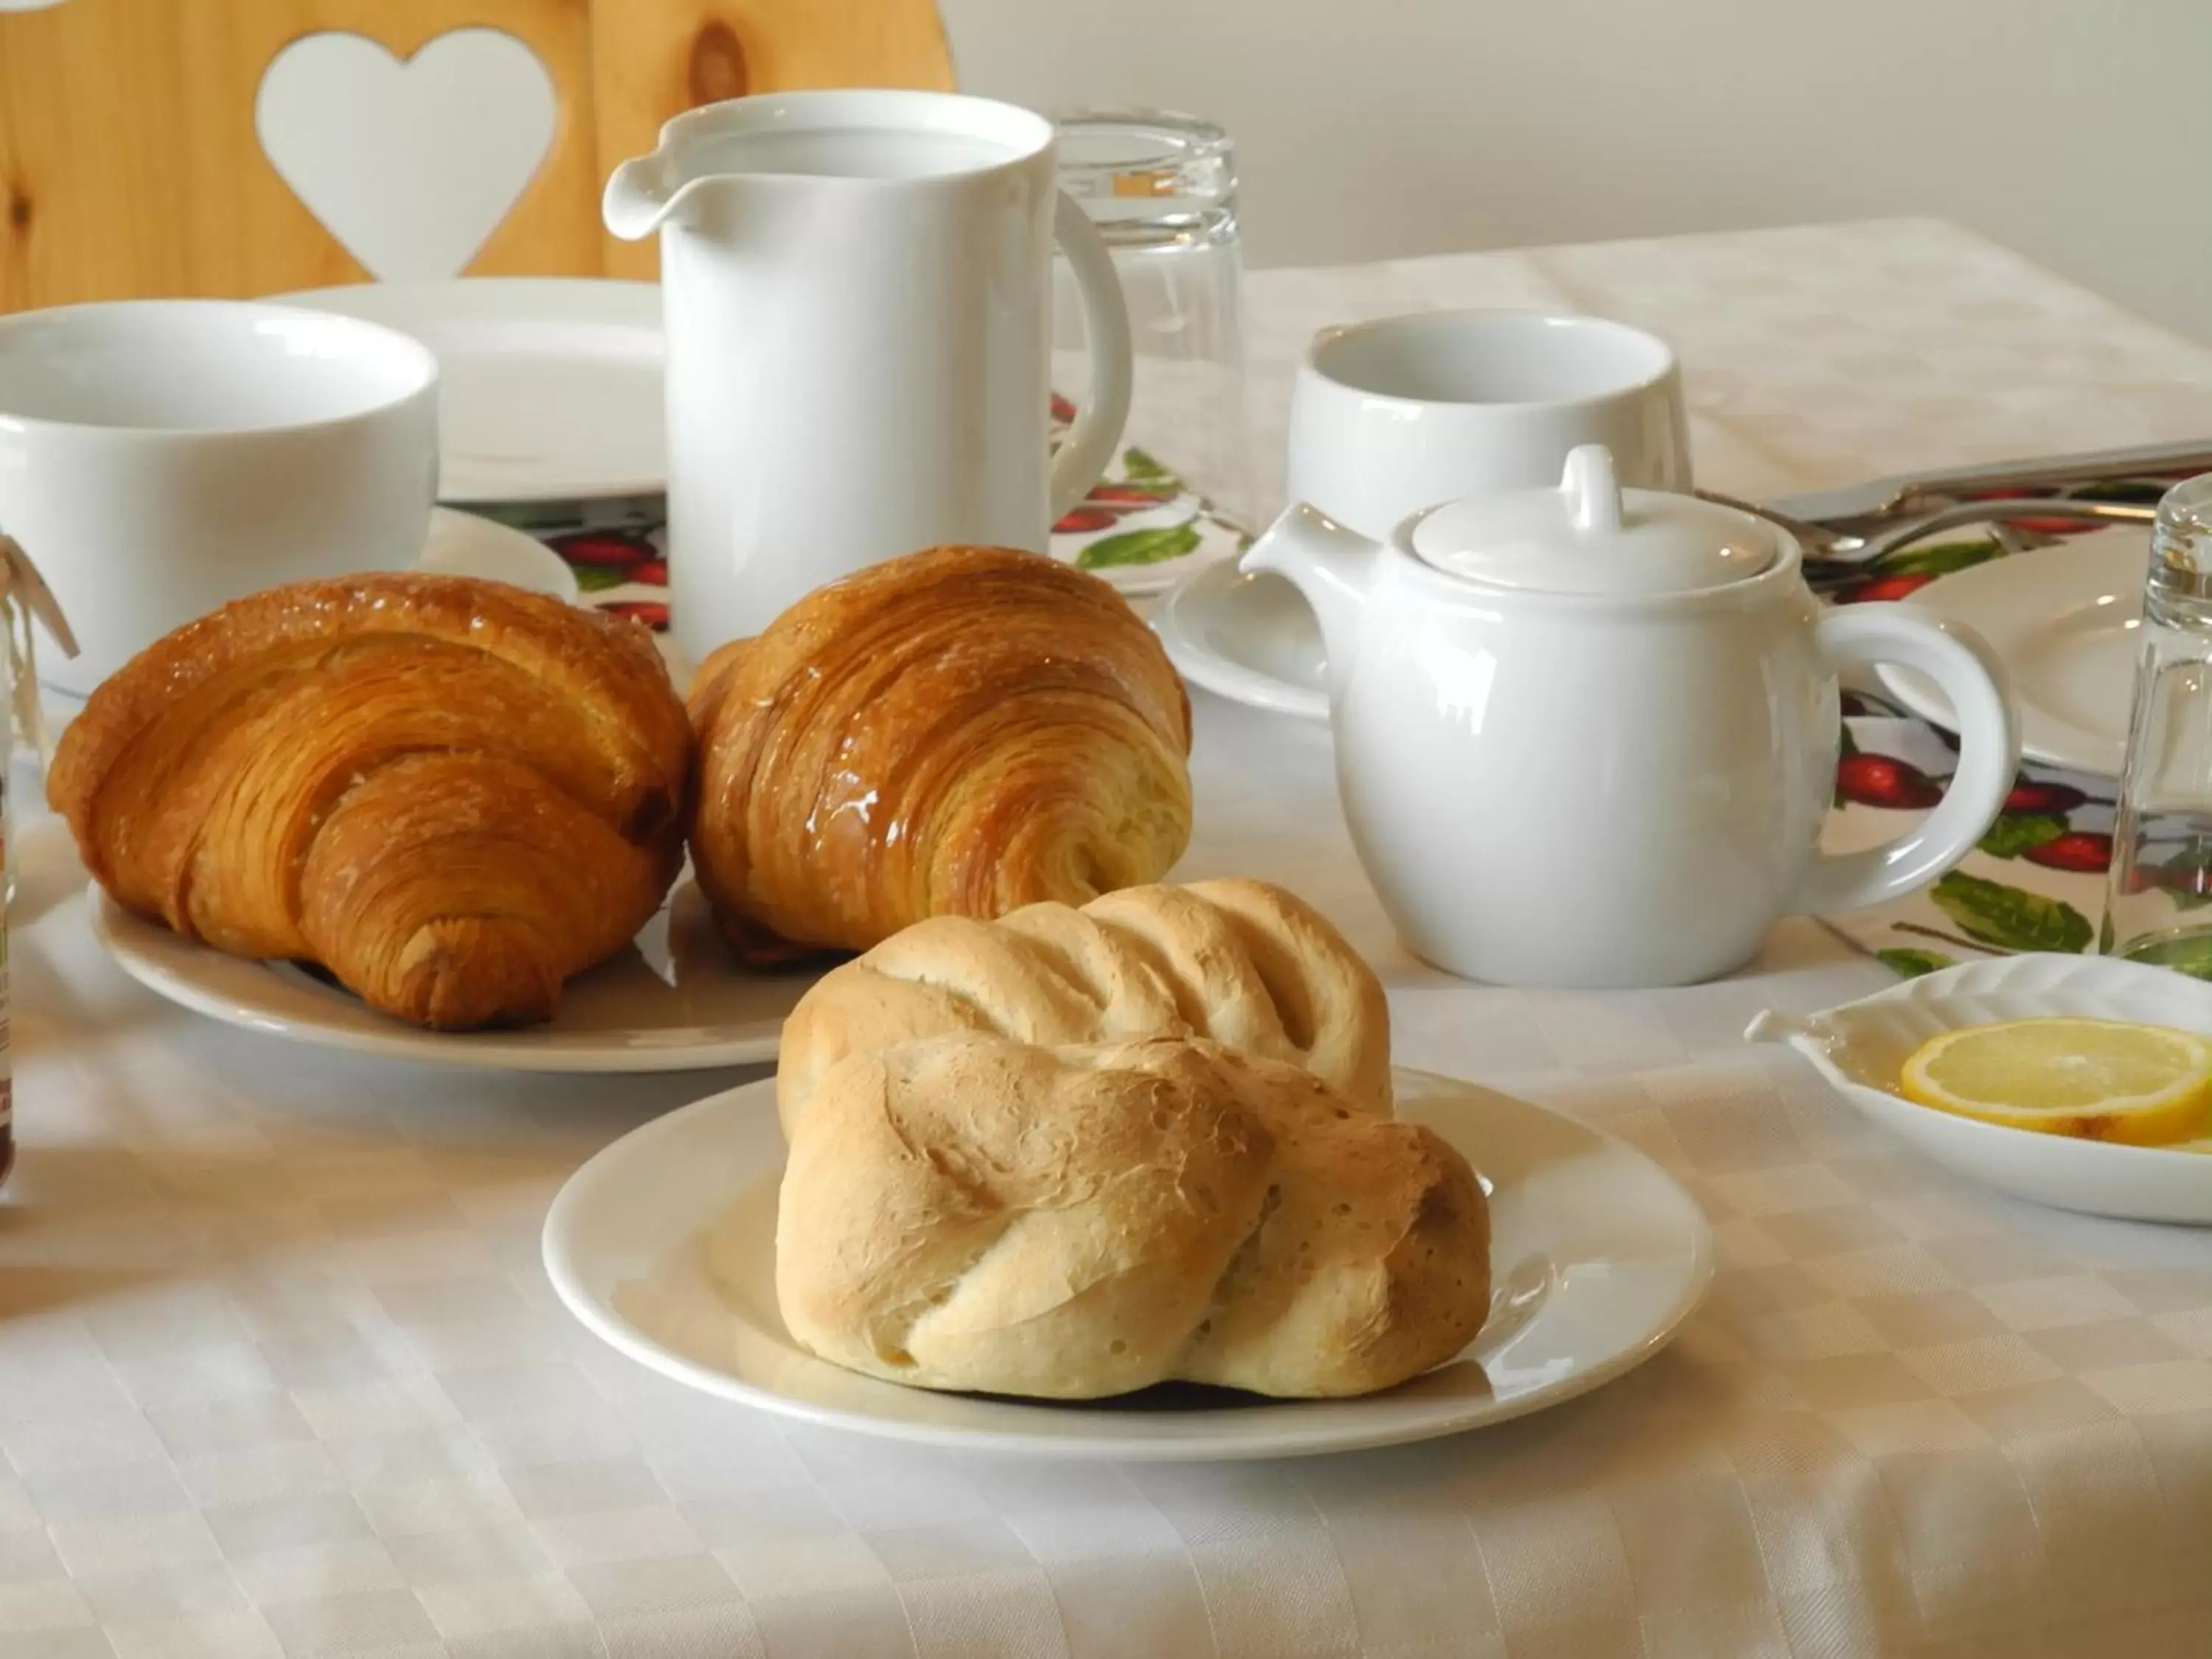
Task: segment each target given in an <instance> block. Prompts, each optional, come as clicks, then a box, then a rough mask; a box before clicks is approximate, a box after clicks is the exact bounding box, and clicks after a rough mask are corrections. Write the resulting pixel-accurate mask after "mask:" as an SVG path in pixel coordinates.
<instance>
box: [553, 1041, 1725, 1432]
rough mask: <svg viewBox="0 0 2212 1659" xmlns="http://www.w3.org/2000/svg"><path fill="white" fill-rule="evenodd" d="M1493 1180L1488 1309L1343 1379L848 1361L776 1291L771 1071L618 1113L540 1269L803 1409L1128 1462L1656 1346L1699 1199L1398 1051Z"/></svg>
mask: <svg viewBox="0 0 2212 1659" xmlns="http://www.w3.org/2000/svg"><path fill="white" fill-rule="evenodd" d="M1396 1085H1397V1089H1398V1099H1399V1106H1400V1109H1401V1114H1402V1115H1404V1116H1406V1117H1408V1118H1411V1119H1413V1120H1414V1121H1419V1122H1424V1123H1427V1124H1429V1125H1430V1126H1431V1127H1434V1128H1435V1129H1436V1130H1437V1132H1438V1133H1441V1134H1443V1136H1444V1137H1445V1138H1446V1139H1449V1140H1450V1141H1451V1142H1452V1143H1453V1144H1454V1145H1455V1146H1458V1147H1459V1148H1460V1150H1461V1151H1462V1152H1465V1153H1466V1154H1467V1155H1468V1158H1469V1160H1470V1161H1472V1162H1473V1163H1474V1165H1475V1167H1476V1168H1477V1169H1478V1170H1480V1172H1481V1173H1482V1175H1483V1176H1484V1178H1485V1181H1486V1184H1487V1185H1488V1186H1489V1188H1490V1189H1491V1217H1492V1266H1493V1270H1494V1273H1495V1275H1496V1286H1497V1287H1496V1290H1495V1291H1494V1292H1493V1299H1492V1313H1491V1318H1490V1322H1489V1324H1488V1325H1487V1326H1486V1328H1484V1330H1483V1332H1482V1334H1480V1336H1479V1337H1477V1338H1476V1339H1475V1340H1474V1344H1473V1346H1470V1347H1469V1348H1468V1351H1467V1352H1465V1353H1464V1354H1462V1355H1461V1356H1460V1357H1459V1358H1456V1359H1455V1360H1452V1361H1450V1362H1449V1363H1448V1364H1444V1365H1442V1366H1440V1367H1438V1368H1437V1370H1433V1371H1431V1372H1429V1373H1428V1374H1427V1375H1425V1376H1419V1377H1416V1378H1414V1379H1413V1381H1412V1382H1410V1383H1405V1384H1402V1385H1401V1386H1400V1387H1398V1388H1396V1389H1390V1390H1388V1391H1387V1392H1385V1393H1383V1394H1377V1395H1367V1396H1365V1397H1364V1398H1362V1399H1356V1400H1318V1401H1261V1400H1256V1399H1255V1398H1253V1397H1251V1396H1249V1395H1236V1394H1229V1393H1226V1392H1222V1391H1217V1390H1212V1389H1193V1388H1189V1387H1187V1386H1182V1385H1174V1386H1170V1387H1168V1388H1164V1389H1148V1390H1146V1391H1145V1392H1144V1393H1142V1394H1138V1395H1130V1396H1127V1398H1125V1399H1123V1400H1121V1401H1102V1402H1092V1403H1085V1404H1076V1405H1060V1404H1054V1403H1049V1402H1041V1401H1011V1400H1004V1399H997V1398H993V1397H988V1396H984V1395H957V1394H934V1393H931V1392H928V1391H927V1390H924V1389H904V1388H901V1387H899V1386H898V1385H897V1384H896V1383H884V1382H880V1381H878V1380H877V1379H876V1378H873V1377H867V1376H860V1375H858V1374H857V1373H854V1372H852V1371H847V1370H840V1369H839V1368H838V1367H836V1366H835V1365H832V1364H829V1363H827V1362H826V1361H824V1360H820V1359H817V1358H814V1357H813V1356H812V1355H811V1354H808V1353H806V1352H804V1351H803V1350H801V1349H800V1348H799V1346H797V1345H796V1344H795V1343H793V1340H791V1337H790V1336H789V1334H787V1332H786V1331H785V1330H784V1328H783V1321H782V1319H781V1317H780V1316H779V1315H778V1313H777V1311H776V1303H775V1260H774V1256H775V1243H774V1242H775V1201H776V1188H777V1185H778V1182H779V1181H780V1179H781V1175H782V1170H783V1155H784V1148H783V1138H782V1133H781V1130H780V1129H779V1128H778V1127H777V1121H776V1111H775V1084H774V1080H773V1079H769V1080H766V1081H763V1082H759V1083H751V1084H747V1085H745V1086H744V1087H743V1088H740V1089H732V1090H731V1091H729V1092H728V1093H726V1094H720V1095H716V1096H714V1097H712V1098H711V1099H708V1100H702V1101H700V1102H699V1103H696V1105H692V1106H687V1107H685V1108H684V1109H683V1110H681V1111H678V1112H675V1113H672V1114H671V1115H669V1116H667V1117H664V1118H661V1119H659V1120H658V1121H654V1122H652V1123H648V1124H647V1125H645V1126H644V1127H642V1128H640V1129H637V1130H635V1131H633V1132H632V1133H629V1134H628V1135H625V1136H624V1137H623V1139H620V1140H618V1141H617V1142H616V1143H615V1144H614V1145H613V1146H610V1147H608V1148H607V1149H606V1150H605V1152H601V1153H599V1156H598V1157H596V1158H593V1159H592V1161H591V1162H590V1163H588V1164H586V1165H584V1167H583V1168H582V1169H580V1170H578V1171H577V1172H576V1173H575V1174H574V1176H571V1177H570V1178H569V1181H568V1185H566V1186H565V1187H563V1188H562V1189H561V1192H560V1194H559V1196H557V1197H556V1199H555V1200H553V1207H552V1209H551V1211H550V1212H549V1213H548V1214H547V1216H546V1218H545V1267H546V1271H547V1272H548V1273H550V1275H551V1278H552V1281H553V1285H554V1288H555V1289H556V1291H558V1292H559V1293H560V1296H561V1298H562V1300H563V1301H564V1302H566V1303H567V1304H568V1307H569V1309H570V1310H572V1311H573V1312H574V1314H575V1315H576V1316H577V1317H578V1318H579V1319H580V1320H582V1321H583V1322H584V1323H585V1324H586V1325H587V1326H588V1327H590V1328H591V1329H592V1331H593V1332H595V1333H597V1334H599V1336H601V1337H603V1338H605V1340H607V1341H608V1342H610V1343H611V1344H613V1345H614V1346H616V1347H617V1348H619V1349H620V1350H622V1352H624V1353H626V1354H628V1355H629V1356H630V1357H631V1358H634V1359H635V1360H638V1361H639V1362H640V1363H641V1364H646V1365H648V1366H650V1367H652V1368H653V1370H657V1371H660V1372H662V1373H664V1374H665V1375H666V1376H672V1377H674V1378H676V1379H677V1380H678V1382H682V1383H689V1384H690V1385H691V1386H692V1387H694V1388H696V1389H702V1390H704V1391H705V1392H707V1393H708V1394H713V1395H720V1396H721V1397H722V1398H724V1399H726V1400H735V1401H742V1402H743V1403H744V1404H746V1405H749V1406H756V1407H760V1408H762V1409H763V1410H765V1411H772V1412H777V1413H782V1414H783V1415H785V1416H788V1417H795V1418H799V1419H802V1420H804V1421H806V1422H810V1423H817V1424H825V1425H830V1426H832V1427H836V1428H842V1429H850V1430H854V1431H858V1432H860V1433H864V1434H876V1435H883V1436H886V1437H890V1438H892V1439H897V1440H912V1441H921V1442H925V1443H931V1444H935V1445H940V1446H952V1447H963V1448H968V1449H976V1450H987V1451H1005V1452H1018V1453H1025V1454H1030V1455H1051V1456H1060V1457H1084V1458H1116V1459H1123V1460H1154V1459H1192V1458H1207V1459H1212V1458H1243V1457H1287V1456H1297V1455H1304V1454H1307V1453H1311V1452H1328V1451H1346V1450H1350V1449H1354V1448H1357V1447H1361V1446H1383V1445H1392V1444H1395V1443H1399V1442H1401V1441H1408V1440H1422V1439H1427V1438H1430V1437H1433V1436H1437V1435H1443V1434H1455V1433H1457V1432H1458V1431H1461V1430H1462V1429H1472V1428H1477V1427H1480V1426H1481V1425H1484V1424H1486V1423H1497V1422H1502V1421H1504V1419H1507V1418H1511V1417H1518V1416H1521V1415H1522V1414H1523V1413H1528V1412H1532V1411H1535V1410H1538V1409H1540V1408H1541V1407H1546V1406H1552V1405H1556V1404H1558V1403H1559V1401H1563V1400H1569V1399H1572V1398H1573V1397H1574V1396H1575V1395H1579V1394H1583V1393H1586V1392H1587V1391H1589V1389H1594V1388H1596V1387H1597V1386H1598V1385H1599V1384H1601V1383H1607V1382H1609V1381H1611V1380H1612V1379H1613V1378H1614V1377H1616V1376H1620V1375H1621V1374H1622V1373H1623V1372H1625V1371H1628V1370H1632V1369H1634V1368H1635V1367H1636V1366H1638V1365H1639V1364H1642V1363H1643V1362H1644V1360H1646V1359H1649V1358H1650V1357H1651V1356H1652V1355H1653V1354H1655V1353H1656V1352H1658V1351H1659V1349H1660V1348H1661V1346H1663V1345H1664V1344H1665V1343H1666V1341H1667V1340H1668V1338H1669V1337H1670V1336H1672V1335H1673V1334H1674V1331H1675V1329H1676V1328H1678V1327H1679V1326H1680V1324H1681V1322H1682V1321H1683V1320H1684V1319H1686V1317H1688V1316H1689V1313H1690V1310H1692V1308H1694V1307H1696V1305H1697V1304H1698V1299H1699V1297H1701V1296H1702V1295H1703V1294H1704V1293H1705V1283H1706V1280H1707V1279H1709V1278H1710V1277H1711V1272H1712V1246H1711V1235H1710V1233H1709V1232H1708V1231H1707V1229H1706V1226H1705V1217H1704V1216H1703V1215H1702V1214H1701V1213H1700V1212H1699V1209H1698V1206H1697V1205H1696V1203H1695V1202H1694V1201H1693V1200H1692V1199H1691V1197H1690V1195H1689V1194H1687V1193H1686V1192H1684V1191H1683V1190H1682V1188H1680V1186H1678V1185H1676V1184H1675V1182H1674V1179H1673V1178H1672V1177H1671V1176H1668V1175H1667V1174H1666V1173H1665V1172H1664V1171H1663V1170H1661V1169H1660V1168H1659V1167H1658V1166H1657V1165H1656V1164H1653V1163H1652V1162H1651V1161H1650V1159H1648V1158H1645V1157H1644V1155H1643V1154H1642V1153H1640V1152H1632V1151H1631V1150H1630V1149H1629V1148H1628V1147H1626V1146H1622V1145H1621V1144H1620V1142H1618V1141H1616V1140H1612V1139H1608V1138H1607V1137H1606V1136H1604V1135H1601V1134H1599V1133H1596V1132H1595V1130H1591V1129H1587V1128H1584V1127H1582V1126H1581V1125H1580V1124H1578V1123H1576V1122H1574V1121H1571V1120H1570V1119H1567V1118H1564V1117H1560V1116H1559V1115H1556V1114H1554V1113H1551V1112H1547V1111H1546V1110H1544V1109H1542V1108H1541V1107H1539V1106H1532V1105H1530V1104H1529V1103H1528V1102H1526V1101H1522V1100H1515V1099H1513V1098H1511V1097H1508V1096H1505V1095H1499V1094H1493V1093H1492V1092H1491V1091H1488V1090H1486V1089H1480V1088H1477V1087H1476V1086H1475V1085H1473V1084H1468V1083H1460V1082H1455V1081H1454V1080H1452V1079H1448V1078H1438V1077H1431V1076H1429V1075H1428V1074H1426V1073H1419V1072H1407V1071H1400V1072H1399V1073H1396ZM732 1206H734V1207H735V1210H736V1212H737V1213H738V1216H740V1217H741V1218H742V1225H743V1226H744V1230H745V1231H746V1233H747V1234H748V1235H749V1236H750V1238H751V1239H752V1241H753V1244H754V1249H753V1253H752V1256H751V1261H750V1273H748V1275H747V1278H746V1279H745V1282H744V1284H743V1285H739V1286H738V1287H736V1288H735V1289H734V1290H732V1291H724V1290H723V1289H722V1288H720V1286H719V1285H717V1284H716V1283H715V1282H714V1280H712V1279H710V1278H709V1277H708V1273H707V1270H706V1267H705V1263H704V1257H703V1254H702V1248H703V1243H704V1240H705V1237H706V1236H707V1234H708V1231H709V1230H710V1229H711V1228H712V1227H713V1226H714V1225H715V1224H716V1223H717V1222H718V1221H719V1220H720V1218H721V1217H722V1216H723V1215H724V1214H725V1212H728V1211H730V1210H731V1209H732Z"/></svg>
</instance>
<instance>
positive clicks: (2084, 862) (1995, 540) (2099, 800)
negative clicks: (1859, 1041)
mask: <svg viewBox="0 0 2212 1659" xmlns="http://www.w3.org/2000/svg"><path fill="white" fill-rule="evenodd" d="M2166 482H2167V481H2165V480H2142V481H2129V482H2127V483H2118V484H2106V485H2100V486H2099V487H2098V488H2097V489H2096V491H2095V493H2097V494H2098V495H2100V496H2104V497H2106V498H2108V499H2118V500H2131V501H2156V500H2157V499H2158V497H2159V495H2160V493H2162V491H2163V490H2164V489H2165V487H2166ZM2066 493H2069V494H2080V493H2084V492H2082V491H2080V490H2075V491H2069V492H2066ZM2103 528H2106V526H2102V525H2100V524H2098V523H2096V522H2093V521H2088V520H2067V519H2044V520H2026V521H2023V520H2008V523H2007V524H2006V526H2004V528H2003V529H2002V531H1999V530H1997V529H1996V528H1995V527H1992V526H1967V527H1966V528H1965V529H1963V530H1961V531H1960V532H1958V533H1957V534H1955V535H1947V536H1945V537H1944V538H1942V539H1941V540H1939V541H1932V542H1925V543H1921V544H1915V545H1912V546H1910V547H1907V548H1905V549H1904V550H1901V551H1899V552H1898V553H1896V554H1894V555H1893V556H1890V557H1888V558H1886V559H1883V560H1881V561H1880V562H1877V563H1876V564H1875V565H1872V566H1869V568H1868V570H1867V572H1866V574H1865V575H1864V576H1863V578H1862V579H1861V580H1857V581H1855V582H1853V583H1852V584H1850V586H1847V587H1845V588H1844V589H1843V590H1842V591H1840V592H1838V593H1836V594H1835V595H1833V596H1832V597H1833V599H1834V601H1835V602H1836V603H1838V604H1843V605H1863V604H1867V603H1869V602H1872V601H1877V600H1882V599H1905V598H1907V597H1909V596H1910V595H1911V593H1912V592H1915V591H1916V590H1917V589H1918V588H1921V587H1923V586H1926V585H1927V584H1928V583H1929V582H1931V581H1933V580H1936V578H1937V577H1939V576H1943V575H1948V574H1950V573H1951V572H1953V571H1955V570H1963V569H1966V568H1968V567H1969V566H1972V565H1977V564H1984V563H1986V562H1990V560H1993V559H2001V558H2003V557H2004V556H2006V555H2008V553H2011V552H2015V551H2018V550H2021V547H2022V546H2023V545H2025V544H2030V543H2032V544H2034V545H2038V546H2040V545H2045V544H2048V543H2050V542H2051V541H2053V540H2059V539H2063V538H2068V537H2071V536H2075V535H2081V534H2086V533H2088V532H2093V531H2097V530H2100V529H2103ZM1957 758H1958V755H1957V739H1956V738H1954V737H1953V736H1952V735H1951V734H1950V733H1949V732H1940V731H1938V730H1936V728H1935V727H1934V726H1929V725H1928V724H1927V723H1926V722H1924V721H1923V720H1917V719H1916V718H1914V717H1913V716H1912V715H1911V714H1908V713H1907V712H1906V711H1905V709H1903V708H1899V707H1897V706H1896V705H1894V704H1893V703H1892V702H1888V701H1887V700H1886V699H1885V698H1884V697H1883V696H1881V694H1880V693H1879V692H1875V691H1869V690H1863V689H1856V690H1851V691H1850V692H1847V693H1846V695H1845V697H1844V753H1843V757H1842V758H1841V759H1840V760H1839V761H1838V763H1837V768H1836V810H1837V812H1838V814H1839V815H1840V818H1841V822H1840V823H1834V824H1832V825H1831V826H1830V828H1831V830H1832V844H1839V845H1843V846H1865V845H1869V844H1872V843H1873V842H1877V841H1881V840H1886V839H1887V838H1888V837H1890V836H1894V835H1897V834H1899V832H1901V831H1902V830H1903V829H1905V828H1907V827H1908V826H1909V825H1910V823H1911V821H1912V819H1913V818H1914V817H1917V815H1919V814H1921V813H1923V812H1924V811H1927V809H1928V808H1929V807H1930V806H1933V805H1935V804H1936V802H1937V801H1938V800H1940V799H1942V793H1943V787H1944V785H1945V784H1946V782H1947V781H1948V780H1949V778H1950V775H1951V773H1952V769H1953V768H1954V765H1955V763H1956V762H1957ZM2117 787H2118V784H2117V781H2115V780H2113V779H2111V778H2100V777H2093V776H2090V775H2087V774H2084V773H2077V772H2069V771H2065V770H2063V769H2058V768H2055V767H2045V766H2039V765H2037V764H2034V763H2027V764H2024V765H2022V766H2021V769H2020V771H2019V773H2018V775H2016V776H2015V779H2014V782H2013V787H2012V792H2011V794H2010V795H2009V796H2008V799H2006V801H2005V805H2004V810H2003V811H2002V812H2001V813H2000V814H1999V815H1998V817H1997V819H1996V823H1992V824H1991V825H1990V829H1989V833H1988V834H1987V835H1985V836H1983V837H1982V841H1981V844H1980V846H1979V847H1978V848H1977V849H1976V850H1975V852H1974V853H1972V854H1970V855H1969V856H1968V857H1967V859H1966V861H1965V862H1964V863H1962V864H1961V865H1960V866H1958V868H1956V869H1954V870H1953V871H1952V872H1950V873H1949V874H1948V875H1946V876H1944V877H1942V878H1941V879H1940V880H1938V881H1937V882H1936V884H1934V885H1933V886H1932V887H1929V888H1926V889H1923V890H1922V891H1921V892H1919V893H1917V894H1916V895H1914V896H1911V898H1908V899H1905V900H1903V901H1901V902H1899V903H1896V904H1893V905H1887V906H1883V907H1881V908H1878V909H1874V910H1869V911H1865V912H1863V913H1860V914H1858V915H1849V916H1838V917H1834V918H1831V919H1830V921H1829V926H1830V927H1832V928H1833V929H1834V930H1835V931H1836V932H1837V933H1838V934H1840V935H1841V936H1842V937H1844V939H1846V940H1848V941H1849V942H1850V944H1851V945H1854V946H1855V947H1856V948H1857V949H1859V950H1861V951H1865V952H1867V953H1868V954H1869V955H1871V956H1874V957H1878V958H1879V959H1880V960H1881V962H1883V963H1886V964H1887V966H1889V967H1890V968H1891V969H1894V970H1895V971H1896V972H1897V973H1899V974H1900V975H1905V976H1907V977H1910V976H1911V975H1918V974H1924V973H1931V972H1933V971H1934V970H1935V969H1939V968H1948V967H1949V966H1951V965H1952V964H1953V963H1959V962H1966V961H1971V960H1972V959H1974V958H1976V957H1989V956H2005V955H2010V954H2013V953H2015V952H2020V951H2087V950H2093V948H2095V943H2096V937H2097V929H2098V927H2099V925H2100V922H2101V921H2102V917H2103V910H2104V902H2105V883H2106V874H2107V872H2109V870H2110V869H2111V866H2112V819H2113V814H2114V805H2115V794H2114V792H2115V790H2116V789H2117ZM2177 965H2185V964H2177ZM2203 966H2204V967H2205V968H2206V969H2212V962H2208V963H2205V964H2203Z"/></svg>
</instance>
